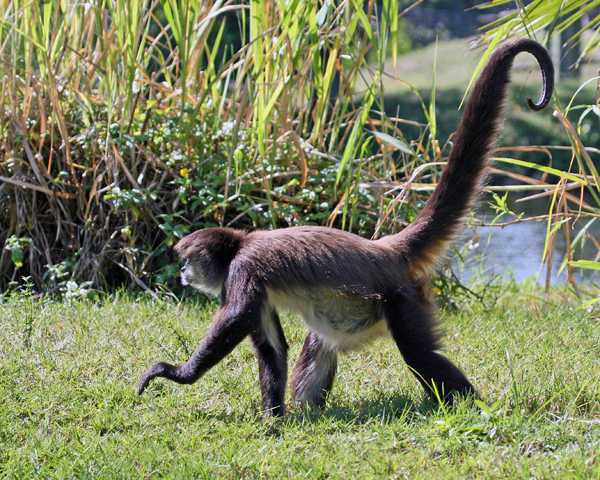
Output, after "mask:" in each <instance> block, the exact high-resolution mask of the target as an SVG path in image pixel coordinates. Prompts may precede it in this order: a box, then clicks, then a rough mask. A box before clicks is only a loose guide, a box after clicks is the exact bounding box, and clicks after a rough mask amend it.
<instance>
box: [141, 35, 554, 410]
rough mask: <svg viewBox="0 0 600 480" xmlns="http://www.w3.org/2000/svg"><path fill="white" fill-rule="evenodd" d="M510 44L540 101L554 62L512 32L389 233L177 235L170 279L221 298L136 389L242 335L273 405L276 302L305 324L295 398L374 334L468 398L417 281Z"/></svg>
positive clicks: (431, 386)
mask: <svg viewBox="0 0 600 480" xmlns="http://www.w3.org/2000/svg"><path fill="white" fill-rule="evenodd" d="M520 52H528V53H530V54H532V55H533V56H534V57H535V58H536V60H537V62H538V64H539V66H540V68H541V71H542V75H543V91H542V93H541V96H540V98H539V100H538V102H537V103H534V102H533V101H532V100H531V99H529V100H528V104H529V106H530V108H532V109H533V110H540V109H542V108H544V107H545V106H546V105H547V104H548V102H549V101H550V97H551V95H552V90H553V84H554V70H553V66H552V61H551V60H550V57H549V55H548V53H547V51H546V50H545V49H544V47H542V46H541V45H539V44H538V43H536V42H535V41H533V40H528V39H521V40H517V41H514V42H512V43H507V44H504V45H503V46H501V47H500V48H499V49H498V50H496V51H495V53H494V54H493V55H492V56H491V58H490V60H489V62H488V64H487V66H486V67H485V69H484V70H483V72H482V73H481V76H480V77H479V79H478V81H477V82H476V84H475V87H474V88H473V91H472V93H471V95H470V98H469V100H468V103H467V104H466V108H465V110H464V113H463V116H462V119H461V121H460V123H459V125H458V129H457V131H456V134H455V136H454V145H453V148H452V151H451V153H450V156H449V158H448V164H447V166H446V168H445V170H444V172H443V175H442V178H441V180H440V182H439V184H438V186H437V187H436V189H435V191H434V192H433V194H432V195H431V197H430V198H429V200H428V202H427V204H426V205H425V207H424V208H423V210H422V211H421V212H420V213H419V215H418V216H417V218H416V219H415V221H414V222H413V223H412V224H410V225H408V226H407V227H406V228H405V229H403V230H402V231H401V232H400V233H397V234H394V235H389V236H386V237H383V238H380V239H378V240H367V239H364V238H361V237H359V236H357V235H354V234H352V233H348V232H345V231H341V230H337V229H333V228H325V227H312V226H306V227H293V228H284V229H277V230H272V231H260V230H259V231H253V232H245V231H241V230H234V229H231V228H207V229H204V230H198V231H195V232H193V233H191V234H189V235H187V236H186V237H184V238H183V239H181V240H180V241H179V243H178V244H177V245H176V246H175V250H176V252H177V253H178V255H179V256H180V258H181V259H182V260H183V261H184V262H185V264H184V267H183V268H182V272H181V281H182V283H183V284H184V285H190V286H192V287H194V288H196V289H198V290H200V291H202V292H205V293H208V294H212V295H215V296H220V300H221V306H220V308H219V310H218V311H217V312H216V314H215V317H214V320H213V323H212V325H211V326H210V329H209V331H208V333H207V334H206V337H205V338H204V339H203V340H202V342H201V343H200V345H199V346H198V348H197V349H196V351H195V352H194V353H193V355H192V356H191V358H190V359H189V360H188V361H187V362H185V363H183V364H181V365H179V366H174V365H170V364H168V363H164V362H160V363H157V364H155V365H154V366H152V367H151V368H150V369H148V370H147V371H146V372H145V373H144V375H143V376H142V378H141V380H140V383H139V386H138V393H139V394H142V392H143V391H144V390H145V389H146V387H147V386H148V383H149V382H150V381H151V380H152V379H154V378H156V377H164V378H168V379H169V380H172V381H174V382H177V383H181V384H191V383H194V382H195V381H196V380H198V379H199V378H200V377H201V376H202V375H204V373H206V372H207V371H208V370H209V369H210V368H211V367H213V366H214V365H215V364H217V363H218V362H219V361H220V360H221V359H223V357H225V356H226V355H227V354H228V353H230V352H231V351H232V350H233V349H234V348H235V347H236V345H238V344H239V343H240V342H241V341H242V340H243V339H244V338H246V337H247V336H249V337H250V339H251V341H252V344H253V346H254V349H255V352H256V356H257V358H258V366H259V380H260V387H261V393H262V399H263V406H264V410H265V414H266V415H273V416H277V415H283V414H284V413H285V402H284V395H285V388H286V383H287V350H288V345H287V343H286V339H285V336H284V333H283V330H282V328H281V324H280V322H279V316H278V312H279V311H281V310H292V311H295V312H297V313H299V314H300V315H301V317H302V318H303V320H304V322H305V324H306V326H307V327H308V330H309V333H308V335H307V337H306V340H305V342H304V347H303V349H302V352H301V354H300V358H299V359H298V361H297V363H296V366H295V368H294V371H293V374H292V381H291V387H292V390H293V396H294V399H295V401H297V402H302V403H308V404H312V405H316V406H323V405H324V404H325V400H326V397H327V394H328V393H329V391H330V390H331V387H332V384H333V380H334V377H335V374H336V368H337V357H338V352H342V351H347V350H351V349H355V348H358V347H360V346H362V345H364V344H365V343H367V342H368V341H370V340H372V339H373V338H375V337H377V336H379V335H391V337H392V338H393V339H394V341H395V342H396V345H397V346H398V348H399V350H400V352H401V354H402V356H403V358H404V360H405V361H406V363H407V364H408V365H409V367H410V369H411V371H412V372H413V373H414V374H415V376H416V377H417V379H418V381H419V382H420V383H421V384H422V385H423V387H424V388H425V390H426V392H427V393H428V394H429V395H430V396H433V397H435V396H436V395H437V396H440V395H441V398H442V400H443V401H444V402H446V403H448V404H452V402H453V401H454V399H455V398H456V396H457V395H467V396H468V395H474V396H476V395H477V393H476V391H475V389H474V387H473V386H472V385H471V383H470V382H469V381H468V380H467V378H466V377H465V375H464V374H463V373H462V372H461V371H460V370H459V369H458V368H457V367H456V366H454V364H452V363H451V362H450V361H449V360H448V359H447V358H446V357H444V356H443V355H441V354H440V353H439V352H438V349H439V348H440V339H439V334H438V331H437V325H436V321H435V318H434V314H433V306H432V301H431V300H430V298H429V297H430V295H429V288H428V279H429V277H430V274H431V271H432V268H433V267H434V266H435V263H436V259H437V258H439V257H440V255H442V254H443V253H444V251H445V250H446V248H447V246H448V244H449V243H450V242H451V241H452V240H453V238H454V237H455V236H456V234H457V232H458V230H459V229H460V226H461V223H462V219H463V217H464V216H465V214H466V213H467V211H468V210H469V209H470V208H471V206H472V204H473V203H474V201H475V200H476V197H477V195H478V193H479V190H480V185H481V183H482V181H483V179H484V177H485V171H486V168H487V158H488V156H489V153H490V151H491V150H492V148H493V146H494V144H495V139H496V136H497V132H498V130H499V128H500V124H501V119H502V110H503V103H504V100H505V97H506V91H507V85H508V83H509V72H510V69H511V66H512V63H513V59H514V57H515V56H516V55H517V54H518V53H520Z"/></svg>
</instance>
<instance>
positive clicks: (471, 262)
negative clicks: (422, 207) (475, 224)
mask: <svg viewBox="0 0 600 480" xmlns="http://www.w3.org/2000/svg"><path fill="white" fill-rule="evenodd" d="M532 214H536V213H533V212H531V211H529V212H527V216H529V215H532ZM480 218H483V220H484V223H490V222H491V219H492V218H493V215H489V213H484V214H483V215H482V216H481V217H480ZM509 220H510V219H506V218H504V219H503V220H502V221H503V222H506V221H509ZM585 223H586V222H579V223H578V224H577V225H576V228H575V229H574V230H575V231H574V232H573V237H574V236H575V235H576V234H577V232H578V231H579V229H581V228H582V227H583V226H584V225H585ZM588 231H590V232H592V234H593V235H595V237H596V238H599V237H600V220H596V221H595V222H594V224H593V225H592V226H591V227H590V229H589V230H588ZM469 239H471V244H472V245H473V246H474V247H473V248H470V249H469V250H468V253H467V254H466V261H465V268H464V270H462V271H461V270H460V267H459V265H460V262H458V261H457V260H456V259H455V262H454V263H455V265H456V266H457V268H459V270H458V271H459V278H461V280H465V281H466V280H468V279H469V278H470V277H471V276H472V275H473V274H474V273H475V271H477V270H479V271H480V270H481V269H482V268H483V270H484V271H485V272H486V273H487V274H490V275H494V274H495V275H500V276H501V277H502V278H505V279H510V278H514V279H515V280H517V281H523V280H525V279H527V278H535V279H536V280H537V281H538V282H539V283H544V282H545V280H546V272H547V265H546V264H542V255H543V251H544V244H545V239H546V222H543V221H542V222H525V223H517V224H513V225H509V226H506V227H503V228H500V227H479V228H476V229H472V228H471V229H469V228H467V230H466V231H465V236H464V240H469ZM473 239H475V240H473ZM597 253H598V249H597V248H596V247H595V246H594V245H593V244H592V242H590V241H587V242H586V244H585V246H584V248H583V250H582V251H579V250H578V251H577V252H576V254H575V259H579V258H585V259H593V258H594V257H595V255H596V254H597ZM564 255H565V239H564V235H563V233H562V231H560V232H559V233H558V234H557V236H556V241H555V243H554V248H553V261H552V279H551V280H552V284H553V285H554V284H557V283H564V282H566V281H567V271H566V268H565V269H563V271H562V272H560V273H559V269H560V265H561V262H562V261H563V258H564ZM575 273H576V278H577V280H578V281H579V282H585V283H589V284H593V283H596V284H600V272H597V271H594V270H584V269H575Z"/></svg>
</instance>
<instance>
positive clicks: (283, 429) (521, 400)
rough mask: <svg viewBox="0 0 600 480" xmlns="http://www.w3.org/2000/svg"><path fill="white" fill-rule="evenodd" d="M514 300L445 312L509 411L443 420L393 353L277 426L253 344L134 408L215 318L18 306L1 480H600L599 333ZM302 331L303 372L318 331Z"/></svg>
mask: <svg viewBox="0 0 600 480" xmlns="http://www.w3.org/2000/svg"><path fill="white" fill-rule="evenodd" d="M503 290H504V293H503V294H502V296H501V297H499V298H498V299H497V300H495V301H494V302H490V304H491V306H490V305H488V308H487V309H486V308H484V307H483V306H482V305H481V304H466V305H464V309H463V310H462V311H461V312H460V313H455V314H450V313H447V312H442V313H441V315H442V317H443V320H444V325H445V330H446V345H447V346H446V352H447V353H448V355H449V356H450V357H451V358H452V359H454V360H456V362H457V363H458V364H459V365H461V366H462V367H463V369H464V370H465V371H466V372H467V373H468V375H469V376H470V378H471V379H472V381H473V383H474V384H475V385H476V386H477V387H478V388H479V389H480V392H481V394H482V396H483V398H484V399H485V402H486V403H487V404H488V405H491V406H489V407H486V408H483V409H482V408H481V407H480V406H476V405H472V404H468V403H461V404H459V405H458V406H457V407H456V408H455V409H453V410H452V411H444V410H441V409H438V408H437V407H436V406H435V405H434V404H432V403H430V402H428V401H425V400H424V397H423V393H422V391H421V390H420V388H419V387H418V386H417V383H416V381H414V379H413V378H412V376H411V375H410V373H409V372H408V370H407V368H406V367H405V366H404V364H403V362H402V360H401V358H400V355H399V353H398V351H397V350H396V348H395V346H394V345H393V344H392V342H391V341H389V340H381V341H379V342H377V343H375V344H373V345H371V346H369V347H368V348H366V349H364V350H363V351H361V352H356V353H352V354H349V355H345V356H343V358H342V359H341V362H340V372H339V376H338V378H337V382H336V385H335V387H334V390H333V393H332V395H331V397H330V401H329V406H328V407H327V408H326V409H325V410H324V411H313V412H306V411H301V410H300V409H298V408H293V407H291V408H290V412H289V415H288V416H287V417H286V418H285V419H284V420H279V421H278V420H275V421H269V422H264V421H262V420H261V418H260V401H259V389H258V385H257V381H256V379H257V366H256V361H255V359H254V356H253V353H252V350H251V348H250V345H249V343H248V342H244V343H243V344H242V345H241V346H240V347H238V348H237V349H236V350H235V351H234V353H233V354H231V355H230V356H229V357H228V358H226V359H225V360H224V361H223V362H222V363H221V364H219V365H218V366H217V367H216V368H214V369H213V370H212V371H211V372H209V373H208V374H207V375H206V376H205V377H204V378H202V379H201V380H200V381H199V382H198V383H197V384H195V385H193V386H191V387H184V386H178V385H175V384H172V383H168V382H167V381H161V380H159V381H155V382H154V383H153V384H152V385H151V387H150V389H149V391H148V392H147V394H145V395H144V396H143V397H137V396H136V394H135V393H134V388H135V384H136V382H137V379H138V376H139V375H140V374H141V373H142V372H143V370H144V369H145V368H146V367H147V366H149V365H150V364H151V363H153V362H154V361H156V360H159V359H161V360H166V361H173V362H180V361H182V360H184V359H185V358H186V357H187V355H188V353H189V351H190V350H191V349H193V348H194V345H195V343H196V342H197V341H198V340H199V339H200V338H201V337H202V335H203V334H204V332H205V331H206V328H207V326H208V324H209V321H210V314H211V312H212V311H213V310H214V308H215V306H214V305H208V306H202V305H200V304H195V303H180V304H176V303H172V302H166V301H160V302H151V301H148V300H144V299H137V300H136V299H130V298H126V297H118V296H112V297H108V298H106V299H104V300H102V301H100V302H97V303H93V302H90V301H74V302H70V303H67V302H65V303H60V302H51V301H46V300H33V299H32V298H31V297H24V296H20V297H12V298H8V299H5V300H4V302H3V303H2V304H0V325H2V332H1V333H0V398H1V399H2V401H1V402H0V478H32V477H33V476H39V477H44V478H66V477H102V478H109V477H144V478H147V477H162V476H167V477H178V478H190V477H192V476H194V477H196V478H256V477H268V478H281V477H291V478H373V477H386V478H387V477H391V478H397V477H407V478H465V477H467V478H474V477H477V478H515V477H519V478H531V477H535V478H592V477H594V476H595V477H596V478H597V477H598V475H600V468H599V458H598V453H597V452H598V451H599V448H600V434H599V428H598V422H599V421H600V388H599V379H598V366H599V360H598V359H599V358H600V355H599V353H600V352H599V346H598V339H599V333H600V330H599V324H598V318H597V317H596V318H594V317H593V315H594V314H590V313H586V312H585V311H582V310H578V309H577V307H576V303H575V302H572V300H571V299H570V298H569V297H568V295H567V294H566V293H565V292H555V293H553V294H552V295H551V296H550V297H546V298H543V297H541V296H540V295H537V294H536V292H535V291H534V290H531V289H527V288H525V289H521V290H516V289H515V287H509V288H506V289H503ZM284 328H285V330H286V334H287V337H288V342H289V343H290V345H291V352H290V360H291V361H294V360H295V358H296V357H297V355H298V352H299V348H300V345H301V341H302V338H303V335H304V329H303V327H302V326H301V324H300V322H299V321H298V320H297V319H295V318H292V317H284Z"/></svg>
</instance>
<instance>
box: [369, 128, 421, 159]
mask: <svg viewBox="0 0 600 480" xmlns="http://www.w3.org/2000/svg"><path fill="white" fill-rule="evenodd" d="M371 133H372V134H373V135H374V136H375V137H377V138H378V139H379V140H381V141H382V142H383V143H385V144H386V145H389V146H391V147H394V148H395V149H396V150H400V151H401V152H404V153H408V154H409V155H411V156H415V155H416V154H415V152H413V151H412V150H411V149H410V147H409V146H408V145H407V144H406V143H405V142H403V141H402V140H400V139H398V138H395V137H392V136H391V135H388V134H387V133H383V132H377V131H373V132H371Z"/></svg>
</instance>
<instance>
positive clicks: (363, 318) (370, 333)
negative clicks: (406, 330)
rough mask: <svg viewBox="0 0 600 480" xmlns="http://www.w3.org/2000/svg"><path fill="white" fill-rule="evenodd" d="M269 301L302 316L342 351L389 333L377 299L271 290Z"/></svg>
mask: <svg viewBox="0 0 600 480" xmlns="http://www.w3.org/2000/svg"><path fill="white" fill-rule="evenodd" d="M267 298H268V301H269V304H271V305H273V306H274V307H275V309H276V310H277V311H289V312H297V313H299V314H300V315H301V316H302V319H303V320H304V322H305V323H306V326H307V327H308V328H309V329H310V330H312V331H313V332H315V333H316V334H318V335H319V337H321V338H322V340H323V341H324V342H325V343H326V344H327V345H328V346H329V347H330V348H332V349H335V350H338V351H347V350H353V349H357V348H360V347H363V346H365V345H366V344H367V343H368V342H369V341H371V340H373V339H375V338H377V337H379V336H382V335H387V334H389V331H388V329H387V326H386V324H385V321H384V318H383V312H382V309H381V306H380V305H379V304H378V302H377V301H375V300H368V299H364V298H361V297H359V296H352V295H350V294H345V293H343V292H340V291H337V290H333V289H326V288H321V289H313V290H308V291H304V292H283V291H279V290H273V289H267Z"/></svg>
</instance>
